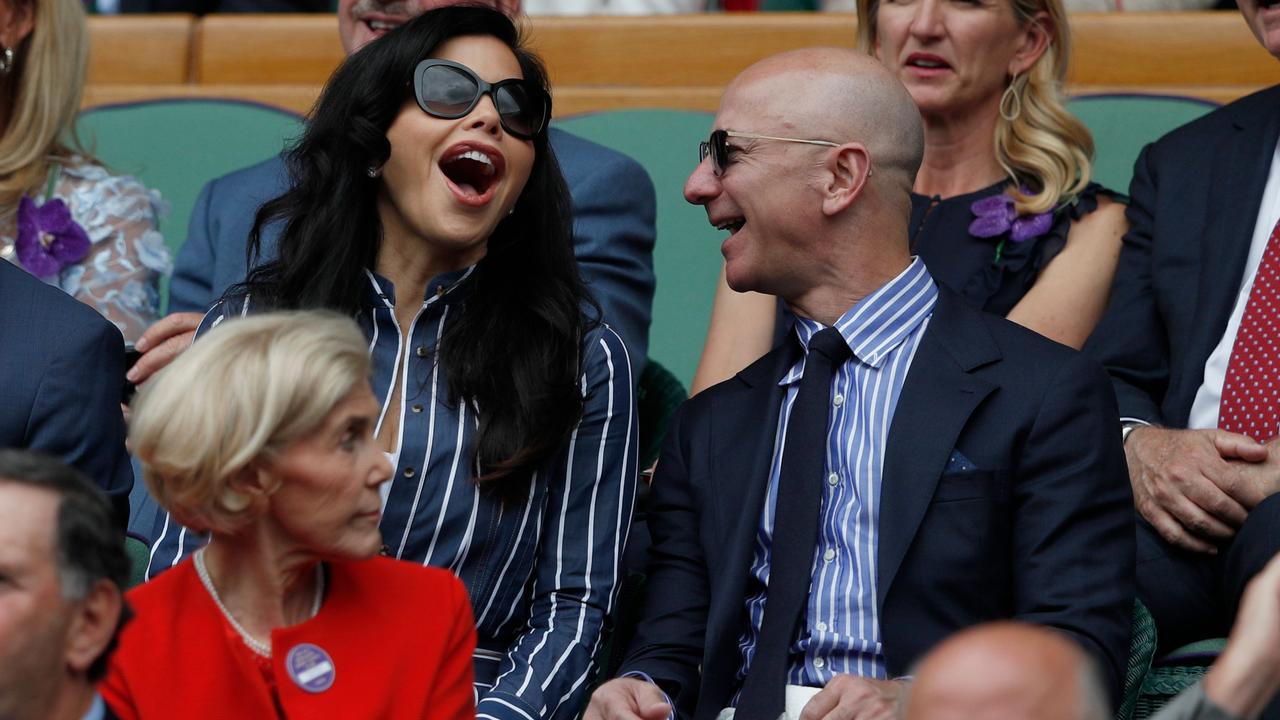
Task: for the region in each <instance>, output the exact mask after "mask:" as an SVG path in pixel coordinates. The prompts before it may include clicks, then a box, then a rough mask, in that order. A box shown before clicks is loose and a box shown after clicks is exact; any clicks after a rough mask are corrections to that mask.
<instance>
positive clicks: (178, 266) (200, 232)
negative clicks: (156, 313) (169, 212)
mask: <svg viewBox="0 0 1280 720" xmlns="http://www.w3.org/2000/svg"><path fill="white" fill-rule="evenodd" d="M217 183H218V181H217V180H214V181H212V182H209V183H207V184H206V185H205V186H204V187H203V188H202V189H201V190H200V196H199V197H197V198H196V205H195V208H194V209H192V211H191V220H190V222H188V223H187V239H186V241H185V242H183V243H182V247H181V248H180V249H179V250H178V257H177V260H176V261H175V262H174V264H173V277H172V278H170V280H169V312H204V311H205V310H206V309H208V307H209V305H211V304H212V303H213V301H214V300H216V299H217V297H216V296H215V295H214V292H213V275H214V268H215V267H216V266H217V265H216V262H215V260H216V259H215V257H214V249H213V248H214V240H215V239H216V238H217V232H218V231H217V223H216V220H215V217H214V215H213V213H211V212H210V207H211V206H212V204H213V202H212V200H213V194H214V192H215V187H216V185H217Z"/></svg>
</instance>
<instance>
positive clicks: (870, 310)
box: [778, 257, 938, 385]
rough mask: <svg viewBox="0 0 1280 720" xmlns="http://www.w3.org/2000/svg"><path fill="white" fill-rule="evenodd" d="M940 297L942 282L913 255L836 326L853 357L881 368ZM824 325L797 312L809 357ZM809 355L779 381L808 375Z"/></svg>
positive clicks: (798, 330)
mask: <svg viewBox="0 0 1280 720" xmlns="http://www.w3.org/2000/svg"><path fill="white" fill-rule="evenodd" d="M937 298H938V286H937V285H936V284H935V283H934V281H933V277H932V276H930V275H929V271H928V270H926V269H925V267H924V262H923V261H922V260H921V259H920V258H918V257H917V258H913V259H912V261H911V264H910V265H908V266H907V269H905V270H903V271H902V272H901V273H898V275H897V277H895V278H893V279H892V280H890V281H889V282H887V283H885V284H884V285H881V286H880V287H879V288H877V289H876V290H875V291H874V292H872V293H871V294H870V295H867V296H866V297H864V298H862V300H860V301H858V303H857V304H855V305H854V306H853V307H851V308H849V309H848V310H846V311H845V313H844V314H843V315H841V316H840V319H839V320H837V321H836V323H835V328H836V329H837V330H839V331H840V335H841V336H843V337H844V341H845V342H846V343H848V344H849V349H850V350H851V351H852V352H853V358H857V360H858V361H860V362H862V363H865V364H867V365H870V366H871V367H875V368H878V367H880V366H881V365H883V364H884V361H885V358H887V357H888V356H889V354H890V353H892V352H893V349H894V348H896V347H898V346H899V345H901V344H902V342H903V341H904V340H906V339H907V338H908V337H910V336H911V334H912V333H914V332H915V331H916V328H918V327H919V326H920V323H922V322H924V321H925V319H926V318H928V317H929V316H930V315H931V314H932V312H933V305H934V302H935V301H936V300H937ZM823 327H824V326H823V325H822V323H820V322H818V321H816V320H810V319H809V318H804V317H800V316H799V315H797V316H796V325H795V329H796V336H797V337H798V338H799V340H800V346H801V347H802V348H804V352H805V357H807V356H808V353H809V339H810V338H812V337H813V336H814V335H815V334H816V333H817V332H818V331H820V330H822V329H823ZM805 357H802V358H800V360H799V362H797V363H796V364H795V365H794V366H793V367H792V368H791V372H789V373H787V374H786V375H785V376H783V378H782V379H781V380H779V381H778V384H779V385H791V384H793V383H797V382H800V378H801V377H802V376H803V375H804V362H805ZM850 360H851V361H852V358H851V359H850Z"/></svg>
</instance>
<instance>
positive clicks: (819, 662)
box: [813, 658, 827, 670]
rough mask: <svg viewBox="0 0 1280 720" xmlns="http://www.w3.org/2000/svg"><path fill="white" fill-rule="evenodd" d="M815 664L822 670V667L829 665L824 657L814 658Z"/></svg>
mask: <svg viewBox="0 0 1280 720" xmlns="http://www.w3.org/2000/svg"><path fill="white" fill-rule="evenodd" d="M813 666H814V667H816V668H818V669H819V670H821V669H822V668H824V667H826V666H827V661H826V660H823V659H822V658H814V661H813Z"/></svg>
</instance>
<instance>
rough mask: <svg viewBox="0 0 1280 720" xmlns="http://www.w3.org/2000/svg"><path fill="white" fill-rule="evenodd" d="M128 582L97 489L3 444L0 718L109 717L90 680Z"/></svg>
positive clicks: (102, 664) (116, 533)
mask: <svg viewBox="0 0 1280 720" xmlns="http://www.w3.org/2000/svg"><path fill="white" fill-rule="evenodd" d="M0 264H5V265H7V264H8V263H0ZM19 272H22V271H21V270H19ZM24 274H25V273H24ZM53 290H54V291H55V292H61V291H60V290H58V289H57V288H53ZM72 302H75V303H76V304H77V305H78V304H80V303H79V302H78V301H75V300H72ZM89 312H94V311H93V310H92V309H90V310H89ZM94 314H95V315H96V314H97V313H94ZM116 342H117V344H118V343H119V339H118V338H117V340H116ZM119 412H120V409H119V407H118V406H117V408H116V413H117V414H119ZM128 581H129V558H128V556H127V555H125V550H124V526H123V524H121V523H118V522H116V521H115V520H113V518H112V517H111V509H110V508H109V507H108V505H107V502H106V500H105V498H104V497H103V495H102V493H101V492H99V491H98V490H96V489H95V488H94V487H93V485H92V484H91V483H90V482H89V480H88V479H87V478H85V477H84V476H83V475H81V474H80V473H78V472H76V471H75V470H72V469H71V468H69V467H67V466H66V465H64V464H63V463H61V462H58V461H57V460H55V459H53V458H51V457H44V456H41V455H38V454H35V453H31V452H26V451H19V450H0V718H4V719H5V720H107V719H108V718H112V717H115V716H114V715H111V714H110V711H108V710H107V708H106V705H105V704H104V703H103V702H102V699H101V698H99V697H98V696H97V694H96V693H95V692H94V689H93V685H94V683H95V682H97V681H98V680H100V679H102V677H103V676H104V675H105V674H106V668H107V657H108V655H110V653H111V649H112V647H113V646H114V644H115V638H116V633H117V632H118V630H119V628H120V625H121V624H122V622H123V619H124V616H125V612H126V611H125V610H124V599H123V597H122V593H123V592H124V587H125V585H126V584H127V583H128Z"/></svg>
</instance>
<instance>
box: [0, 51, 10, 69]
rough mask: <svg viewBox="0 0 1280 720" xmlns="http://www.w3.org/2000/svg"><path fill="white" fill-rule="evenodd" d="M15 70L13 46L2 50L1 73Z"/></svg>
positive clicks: (0, 54) (0, 57)
mask: <svg viewBox="0 0 1280 720" xmlns="http://www.w3.org/2000/svg"><path fill="white" fill-rule="evenodd" d="M11 72H13V48H5V49H4V50H3V51H0V75H8V74H9V73H11Z"/></svg>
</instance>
